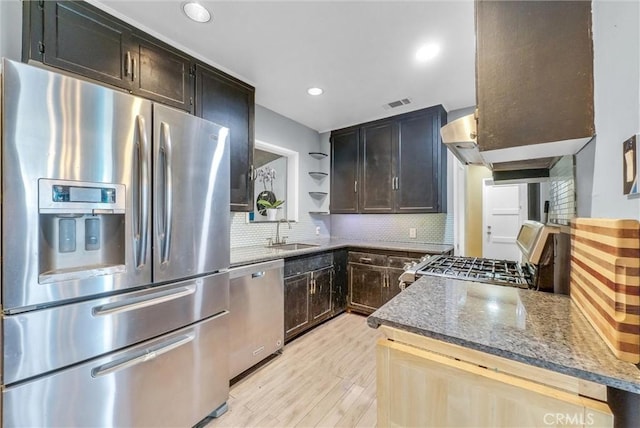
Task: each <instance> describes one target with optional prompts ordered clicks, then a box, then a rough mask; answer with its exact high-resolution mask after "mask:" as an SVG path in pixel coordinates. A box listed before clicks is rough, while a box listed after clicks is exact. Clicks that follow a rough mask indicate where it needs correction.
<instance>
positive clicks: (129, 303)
mask: <svg viewBox="0 0 640 428" xmlns="http://www.w3.org/2000/svg"><path fill="white" fill-rule="evenodd" d="M195 291H196V286H195V284H191V285H187V286H185V287H180V288H176V289H173V290H164V291H160V292H158V293H153V294H149V295H146V296H140V297H134V298H131V299H127V300H124V301H121V302H113V303H107V304H105V305H100V306H95V307H93V308H92V309H91V313H92V314H93V315H94V316H95V315H98V316H100V315H114V314H118V313H121V312H127V311H134V310H136V309H142V308H146V307H147V306H153V305H158V304H160V303H164V302H168V301H170V300H175V299H178V298H180V297H183V296H188V295H190V294H193V293H194V292H195Z"/></svg>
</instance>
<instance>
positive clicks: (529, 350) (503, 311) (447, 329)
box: [367, 276, 640, 394]
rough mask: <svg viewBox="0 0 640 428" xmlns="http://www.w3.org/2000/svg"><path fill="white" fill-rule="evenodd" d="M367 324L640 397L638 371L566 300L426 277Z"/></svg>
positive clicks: (569, 300)
mask: <svg viewBox="0 0 640 428" xmlns="http://www.w3.org/2000/svg"><path fill="white" fill-rule="evenodd" d="M367 322H368V324H369V326H371V327H373V328H377V327H378V326H380V325H387V326H390V327H395V328H398V329H401V330H405V331H410V332H413V333H417V334H420V335H423V336H427V337H431V338H433V339H438V340H441V341H444V342H449V343H453V344H456V345H460V346H464V347H467V348H471V349H476V350H479V351H483V352H486V353H488V354H493V355H498V356H500V357H505V358H509V359H511V360H515V361H520V362H523V363H526V364H530V365H533V366H537V367H542V368H545V369H549V370H553V371H556V372H559V373H564V374H567V375H571V376H574V377H577V378H581V379H586V380H590V381H593V382H596V383H599V384H603V385H607V386H612V387H614V388H618V389H621V390H625V391H630V392H633V393H636V394H640V365H634V364H631V363H626V362H624V361H621V360H618V359H617V358H616V357H615V356H614V355H613V353H612V352H611V351H610V350H609V348H608V347H607V345H606V344H605V343H604V341H602V339H600V337H599V336H598V334H597V333H596V331H595V330H594V329H593V328H592V327H591V325H590V324H589V323H588V321H587V320H586V318H585V317H584V316H583V315H582V313H580V310H579V309H578V308H577V307H576V306H575V305H574V304H573V303H572V302H571V299H570V298H569V297H568V296H565V295H558V294H550V293H544V292H540V291H534V290H522V289H518V288H512V287H503V286H497V285H489V284H483V283H478V282H472V281H460V280H455V279H448V278H440V277H434V276H431V277H429V276H425V277H422V278H420V279H419V280H418V281H416V282H414V283H413V284H412V285H411V286H410V287H408V288H407V289H406V290H404V291H403V292H402V293H400V294H399V295H398V296H396V297H395V298H394V299H392V300H391V301H389V302H388V303H387V304H385V305H384V306H382V307H381V308H380V309H378V310H377V311H376V312H374V313H373V314H372V315H371V316H369V318H368V319H367Z"/></svg>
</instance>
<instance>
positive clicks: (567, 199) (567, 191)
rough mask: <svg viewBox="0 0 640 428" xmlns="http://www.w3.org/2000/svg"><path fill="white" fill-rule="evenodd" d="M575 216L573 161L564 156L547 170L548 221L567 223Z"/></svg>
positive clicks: (571, 158) (572, 158)
mask: <svg viewBox="0 0 640 428" xmlns="http://www.w3.org/2000/svg"><path fill="white" fill-rule="evenodd" d="M575 216H576V183H575V161H574V156H564V157H562V158H561V159H560V160H559V161H558V162H556V164H555V165H554V166H553V167H552V168H551V170H550V171H549V221H550V222H551V223H557V224H563V225H568V224H569V220H571V219H572V218H573V217H575Z"/></svg>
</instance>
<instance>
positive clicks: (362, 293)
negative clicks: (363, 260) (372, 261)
mask: <svg viewBox="0 0 640 428" xmlns="http://www.w3.org/2000/svg"><path fill="white" fill-rule="evenodd" d="M386 274H387V268H386V267H379V266H371V265H365V264H358V263H349V307H350V308H352V309H355V310H359V311H364V312H366V313H371V312H373V311H375V310H376V309H378V308H379V307H380V306H382V302H383V298H382V288H383V285H384V283H385V278H386Z"/></svg>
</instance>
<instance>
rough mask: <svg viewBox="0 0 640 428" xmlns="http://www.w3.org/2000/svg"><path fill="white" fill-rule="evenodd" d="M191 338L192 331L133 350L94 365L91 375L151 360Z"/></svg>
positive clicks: (191, 339) (105, 373) (189, 340)
mask: <svg viewBox="0 0 640 428" xmlns="http://www.w3.org/2000/svg"><path fill="white" fill-rule="evenodd" d="M193 339H195V334H194V333H191V334H185V335H182V336H178V337H173V338H171V339H169V340H167V341H166V342H163V343H159V344H157V345H155V346H152V347H150V348H147V349H143V350H140V351H137V352H134V353H132V354H131V355H126V356H124V357H122V358H119V359H117V360H115V361H112V362H110V363H107V364H103V365H101V366H98V367H94V368H93V369H92V370H91V376H92V377H98V376H105V375H108V374H111V373H115V372H117V371H120V370H124V369H126V368H128V367H131V366H135V365H137V364H140V363H144V362H147V361H150V360H153V359H154V358H156V357H158V356H160V355H162V354H166V353H167V352H170V351H173V350H174V349H176V348H179V347H181V346H182V345H186V344H187V343H189V342H191V341H193Z"/></svg>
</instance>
